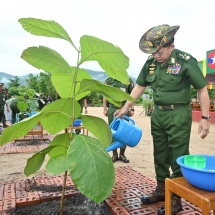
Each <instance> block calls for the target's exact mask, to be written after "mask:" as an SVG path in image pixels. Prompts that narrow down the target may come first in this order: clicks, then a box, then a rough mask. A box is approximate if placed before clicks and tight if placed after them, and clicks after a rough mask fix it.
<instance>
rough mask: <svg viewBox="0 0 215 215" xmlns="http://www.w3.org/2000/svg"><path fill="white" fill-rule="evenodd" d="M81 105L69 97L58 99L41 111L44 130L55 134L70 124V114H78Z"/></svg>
mask: <svg viewBox="0 0 215 215" xmlns="http://www.w3.org/2000/svg"><path fill="white" fill-rule="evenodd" d="M80 112H81V106H80V105H79V104H78V102H77V101H75V100H72V99H71V98H64V99H58V100H56V101H54V102H52V103H50V104H49V105H46V106H45V107H44V108H43V109H42V111H41V115H42V117H41V123H42V125H43V127H44V128H45V130H46V131H48V132H49V133H51V134H56V133H58V132H60V131H62V130H64V129H65V128H67V127H68V126H69V125H71V124H72V120H73V118H72V116H73V117H74V118H78V117H79V116H80Z"/></svg>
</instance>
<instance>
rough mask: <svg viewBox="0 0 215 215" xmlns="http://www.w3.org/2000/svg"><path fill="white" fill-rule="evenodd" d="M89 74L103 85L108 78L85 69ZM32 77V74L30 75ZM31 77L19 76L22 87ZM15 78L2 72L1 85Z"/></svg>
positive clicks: (99, 72) (105, 75)
mask: <svg viewBox="0 0 215 215" xmlns="http://www.w3.org/2000/svg"><path fill="white" fill-rule="evenodd" d="M85 70H86V71H87V72H89V74H90V75H91V76H92V78H93V79H95V80H98V81H100V82H102V83H104V81H105V79H106V78H108V76H107V74H106V73H105V72H102V71H94V70H90V69H85ZM29 75H30V74H29ZM29 75H24V76H18V75H17V76H18V77H19V80H20V83H21V85H24V86H26V85H27V82H26V79H27V78H28V77H29ZM14 77H15V75H10V74H7V73H5V72H0V83H4V85H5V87H7V86H8V82H10V79H13V78H14ZM129 77H130V78H131V79H132V81H133V82H134V83H136V79H135V78H133V77H131V76H129Z"/></svg>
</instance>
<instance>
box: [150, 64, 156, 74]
mask: <svg viewBox="0 0 215 215" xmlns="http://www.w3.org/2000/svg"><path fill="white" fill-rule="evenodd" d="M155 68H156V64H154V63H153V62H152V63H151V64H150V65H149V75H154V74H155V72H154V70H155Z"/></svg>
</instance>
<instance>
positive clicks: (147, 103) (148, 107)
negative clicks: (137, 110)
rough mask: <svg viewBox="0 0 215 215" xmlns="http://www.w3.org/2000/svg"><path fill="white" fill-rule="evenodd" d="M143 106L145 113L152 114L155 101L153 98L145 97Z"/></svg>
mask: <svg viewBox="0 0 215 215" xmlns="http://www.w3.org/2000/svg"><path fill="white" fill-rule="evenodd" d="M142 104H143V108H144V109H145V115H146V116H151V114H152V111H153V109H154V102H153V100H152V99H144V100H143V103H142Z"/></svg>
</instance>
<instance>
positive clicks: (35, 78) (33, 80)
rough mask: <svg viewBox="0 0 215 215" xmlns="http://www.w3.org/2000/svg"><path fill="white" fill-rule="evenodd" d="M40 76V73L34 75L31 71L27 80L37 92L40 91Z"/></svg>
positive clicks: (29, 85)
mask: <svg viewBox="0 0 215 215" xmlns="http://www.w3.org/2000/svg"><path fill="white" fill-rule="evenodd" d="M38 80H39V76H38V75H33V74H31V73H30V75H29V76H28V78H26V82H27V84H28V87H29V88H31V89H34V90H35V91H36V92H39V83H38Z"/></svg>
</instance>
